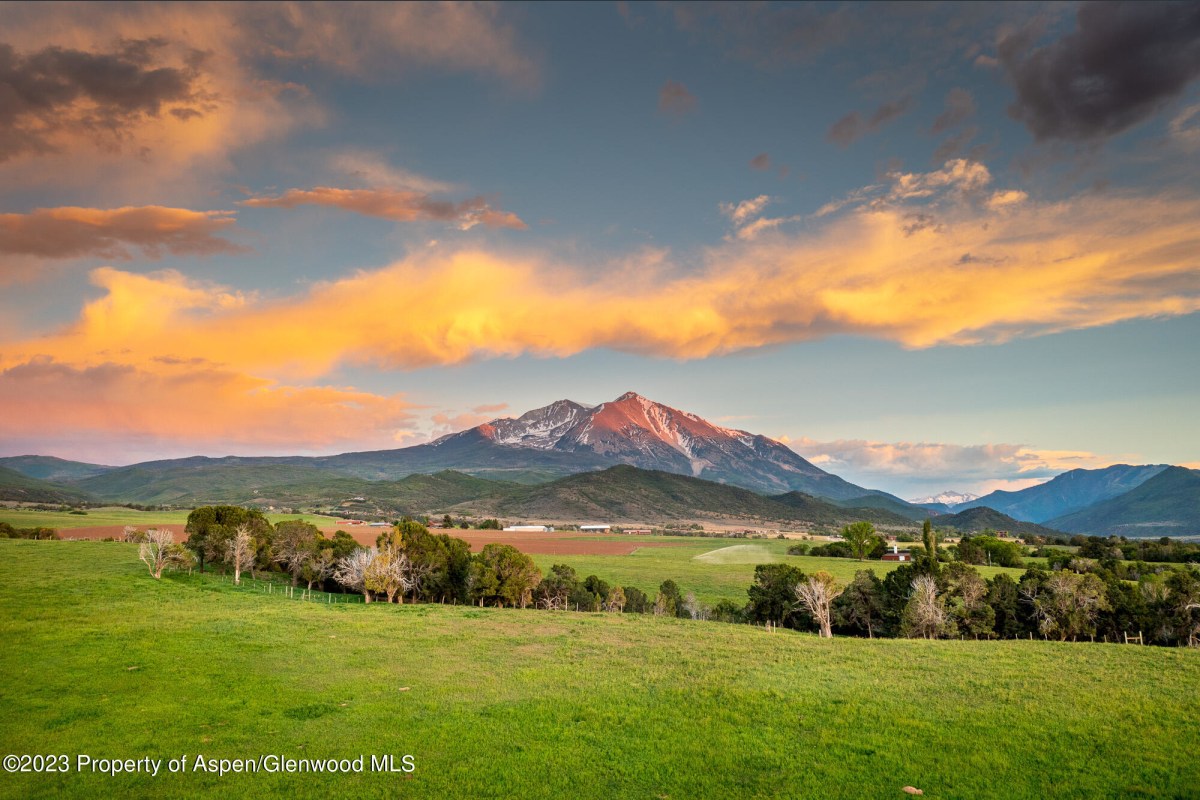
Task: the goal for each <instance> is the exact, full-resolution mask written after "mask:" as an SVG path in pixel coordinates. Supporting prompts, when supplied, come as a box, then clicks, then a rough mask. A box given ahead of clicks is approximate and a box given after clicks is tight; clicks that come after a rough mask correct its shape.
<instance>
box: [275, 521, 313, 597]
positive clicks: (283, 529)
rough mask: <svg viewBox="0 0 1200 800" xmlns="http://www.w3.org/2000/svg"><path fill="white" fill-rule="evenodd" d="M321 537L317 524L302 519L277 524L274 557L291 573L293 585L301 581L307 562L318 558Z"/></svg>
mask: <svg viewBox="0 0 1200 800" xmlns="http://www.w3.org/2000/svg"><path fill="white" fill-rule="evenodd" d="M321 538H322V537H321V531H319V530H318V529H317V526H316V525H313V524H312V523H311V522H305V521H304V520H301V519H289V520H284V521H282V522H279V523H277V524H276V525H275V540H274V542H272V545H271V550H272V558H273V559H274V560H275V561H276V562H278V563H279V564H281V565H283V567H284V568H285V569H286V570H287V571H288V573H290V574H291V576H292V586H295V585H296V584H297V583H299V581H300V575H301V573H302V572H303V571H304V566H305V564H307V563H308V562H309V561H311V560H312V559H314V558H316V556H317V551H318V550H319V549H320V546H319V544H318V543H319V541H320V539H321Z"/></svg>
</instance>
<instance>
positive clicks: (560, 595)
mask: <svg viewBox="0 0 1200 800" xmlns="http://www.w3.org/2000/svg"><path fill="white" fill-rule="evenodd" d="M578 583H579V579H578V577H577V576H576V575H575V570H574V569H572V568H571V567H569V566H567V565H566V564H555V565H554V566H552V567H550V574H548V575H547V576H546V577H544V578H542V580H541V583H539V584H538V585H537V589H536V590H535V591H534V599H535V601H536V603H537V606H538V608H544V609H546V610H547V611H557V610H559V609H565V608H566V607H567V603H568V601H569V599H570V597H571V593H572V592H573V591H574V590H575V587H576V585H577V584H578Z"/></svg>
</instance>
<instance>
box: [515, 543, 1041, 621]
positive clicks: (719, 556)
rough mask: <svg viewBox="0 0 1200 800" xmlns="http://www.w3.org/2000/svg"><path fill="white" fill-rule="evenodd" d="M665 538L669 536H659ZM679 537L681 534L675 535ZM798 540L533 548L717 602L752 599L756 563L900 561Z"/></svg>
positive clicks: (881, 564) (881, 566)
mask: <svg viewBox="0 0 1200 800" xmlns="http://www.w3.org/2000/svg"><path fill="white" fill-rule="evenodd" d="M654 538H655V540H656V541H660V542H661V541H663V540H664V537H654ZM669 538H670V539H676V537H669ZM792 544H795V542H794V541H781V540H777V539H762V540H750V541H749V543H746V542H745V540H740V539H711V538H709V539H701V538H684V537H678V545H677V546H676V547H661V548H658V547H655V548H651V547H642V548H639V549H637V550H635V551H633V552H632V553H630V554H628V555H613V556H610V555H570V556H557V555H546V554H536V553H535V554H532V558H533V560H534V562H535V563H536V564H537V565H538V568H539V569H540V570H542V572H543V573H545V572H546V571H548V570H549V569H550V567H551V566H552V565H554V564H560V563H561V564H569V565H570V566H572V567H574V568H575V571H576V572H577V573H579V575H580V577H585V576H587V575H597V576H599V577H600V578H603V579H604V580H606V581H608V582H609V583H610V584H613V583H617V584H620V585H622V586H636V587H637V588H639V589H641V590H642V591H644V592H647V593H650V595H651V596H653V593H654V592H655V591H657V590H658V586H659V584H661V583H662V582H663V581H665V580H667V579H670V580H673V581H675V582H676V583H677V584H679V589H680V591H681V592H683V593H684V594H685V595H686V594H687V593H688V592H689V591H691V592H695V593H696V597H697V598H698V599H699V600H701V601H702V602H704V603H706V604H708V605H712V604H714V603H717V602H719V601H720V600H733V601H735V602H737V603H739V604H742V603H745V602H746V589H747V588H748V587H749V586H750V584H751V583H752V582H753V581H754V567H755V566H756V565H758V564H766V563H770V562H775V561H783V562H787V563H789V564H793V565H795V566H796V567H798V568H800V569H801V570H803V571H804V572H806V573H813V572H817V571H818V570H824V571H826V572H828V573H830V574H831V575H833V576H834V577H835V578H837V579H838V580H839V581H841V582H842V583H847V582H849V581H851V580H853V579H854V573H855V572H857V571H858V570H860V569H873V570H875V574H876V575H878V576H879V577H881V578H882V577H883V576H884V575H885V574H886V573H888V572H891V571H892V570H893V569H895V568H896V567H897V566H899V564H898V563H897V562H895V561H870V560H868V561H857V560H854V559H848V558H817V557H813V556H789V555H787V548H788V546H789V545H792ZM976 569H977V570H979V573H980V574H981V575H982V576H983V577H985V578H991V577H992V576H993V575H997V574H999V573H1001V572H1007V573H1008V574H1010V575H1012V576H1013V578H1019V577H1020V576H1021V574H1022V573H1023V572H1024V570H1023V569H1006V568H1004V567H976Z"/></svg>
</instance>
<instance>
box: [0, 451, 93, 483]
mask: <svg viewBox="0 0 1200 800" xmlns="http://www.w3.org/2000/svg"><path fill="white" fill-rule="evenodd" d="M0 467H7V468H8V469H13V470H16V471H17V472H19V473H21V474H22V475H27V476H29V477H30V478H37V479H39V480H43V481H51V482H59V481H75V480H79V479H81V478H90V477H91V476H93V475H99V474H101V473H103V472H108V471H109V470H112V469H117V468H116V467H106V466H104V465H102V464H85V463H84V462H82V461H67V460H66V459H62V458H55V457H53V456H8V457H5V458H0Z"/></svg>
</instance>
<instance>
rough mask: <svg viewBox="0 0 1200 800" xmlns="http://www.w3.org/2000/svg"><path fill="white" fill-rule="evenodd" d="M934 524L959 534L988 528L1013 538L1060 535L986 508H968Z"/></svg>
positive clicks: (1060, 533)
mask: <svg viewBox="0 0 1200 800" xmlns="http://www.w3.org/2000/svg"><path fill="white" fill-rule="evenodd" d="M935 524H936V525H937V527H939V528H952V529H954V530H956V531H958V532H959V533H979V532H980V531H983V530H987V529H989V528H990V529H991V530H994V531H1007V532H1008V533H1011V534H1013V535H1015V536H1061V535H1062V532H1061V531H1057V530H1054V529H1052V528H1047V527H1043V526H1042V525H1035V524H1034V523H1032V522H1021V521H1020V520H1016V519H1013V518H1012V517H1010V516H1008V515H1007V514H1001V513H1000V512H999V511H996V510H995V509H991V508H988V507H986V506H976V507H975V508H968V509H967V510H966V511H960V512H958V513H957V514H945V515H943V516H940V517H938V518H937V520H936V523H935Z"/></svg>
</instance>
